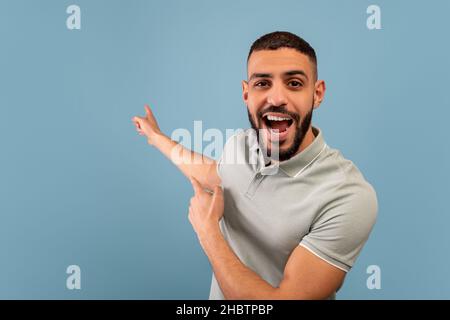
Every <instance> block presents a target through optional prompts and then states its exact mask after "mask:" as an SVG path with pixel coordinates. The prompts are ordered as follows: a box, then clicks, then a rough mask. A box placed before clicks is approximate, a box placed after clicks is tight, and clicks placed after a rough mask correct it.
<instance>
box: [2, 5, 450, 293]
mask: <svg viewBox="0 0 450 320" xmlns="http://www.w3.org/2000/svg"><path fill="white" fill-rule="evenodd" d="M71 4H77V5H79V6H80V8H81V30H68V29H67V27H66V19H67V17H68V14H67V13H66V8H67V7H68V6H69V5H71ZM370 4H377V5H379V6H380V7H381V19H382V30H369V29H368V28H367V27H366V19H367V17H368V14H367V13H366V9H367V7H368V6H369V5H370ZM449 14H450V2H448V1H437V0H436V1H430V2H428V1H406V0H405V1H381V0H377V1H363V0H360V1H356V0H353V1H350V0H347V1H299V0H296V1H262V0H257V1H256V0H251V1H249V0H248V1H227V2H225V1H206V0H205V1H181V0H180V1H162V0H161V1H137V0H133V1H100V0H96V1H81V0H79V1H56V0H55V1H31V0H30V1H17V0H14V1H12V0H11V1H4V0H2V1H0V47H1V50H0V146H1V151H0V154H1V157H0V298H25V299H28V298H39V299H47V298H56V299H80V298H82V299H98V298H105V299H118V298H124V299H128V298H135V299H144V298H146V299H206V298H208V294H209V286H210V280H211V268H210V265H209V262H208V260H207V258H206V257H205V256H204V254H203V252H202V250H201V247H200V245H199V244H198V242H197V238H196V236H195V233H194V231H193V230H192V227H191V225H190V223H189V221H188V219H187V207H188V202H189V199H190V197H191V195H192V190H191V187H190V185H189V182H188V181H187V180H185V178H184V177H183V176H182V175H181V173H179V172H178V171H177V170H176V168H175V167H174V166H173V165H172V164H171V163H169V162H168V161H167V160H166V159H165V158H164V157H163V156H162V155H161V154H159V153H158V152H157V151H156V150H154V149H152V148H151V147H150V146H148V145H147V143H146V141H145V139H144V138H143V137H141V136H139V135H137V133H136V131H135V128H134V125H133V124H132V122H131V118H132V116H134V115H142V114H143V111H144V110H143V105H144V104H145V103H149V104H150V105H151V106H152V107H153V109H154V113H155V115H156V116H157V119H158V120H159V123H160V126H161V128H162V129H163V130H164V131H165V132H166V133H167V134H170V133H171V132H172V131H173V130H174V129H176V128H187V129H189V130H192V128H193V121H194V120H203V128H204V129H207V128H219V129H220V130H223V131H224V130H225V129H227V128H245V127H248V124H247V114H246V111H245V105H244V103H243V102H242V99H241V80H242V79H245V78H246V56H247V53H248V50H249V47H250V45H251V43H252V42H253V41H254V40H255V39H256V38H258V37H259V36H261V35H262V34H264V33H267V32H271V31H275V30H287V31H291V32H294V33H297V34H298V35H300V36H302V37H304V38H305V39H306V40H307V41H309V42H310V43H311V45H312V46H313V47H314V48H315V49H316V52H317V54H318V60H319V77H320V78H321V79H325V81H326V84H327V92H326V97H325V101H324V102H323V104H322V105H321V107H320V108H319V109H318V111H317V112H316V113H315V114H314V117H313V123H314V124H315V125H316V126H318V127H320V128H321V129H322V130H323V133H324V136H325V139H326V141H327V143H328V144H329V145H330V146H332V147H334V148H337V149H339V150H341V151H342V153H343V154H344V156H345V157H347V158H349V159H351V160H352V161H353V162H354V163H355V164H356V165H357V166H358V167H359V168H360V170H361V171H362V172H363V173H364V175H365V176H366V178H367V180H368V181H369V182H370V183H371V184H372V185H373V186H374V187H375V189H376V191H377V194H378V201H379V216H378V221H377V225H376V227H375V229H374V230H373V233H372V235H371V238H370V239H369V241H368V243H367V245H366V246H365V248H364V250H363V252H362V254H361V255H360V257H359V259H358V261H357V264H356V265H355V267H354V268H353V269H352V270H351V272H350V273H349V275H348V277H347V279H346V282H345V285H344V287H343V288H342V289H341V291H340V292H339V293H338V299H380V298H385V299H396V298H401V299H418V298H425V299H429V298H447V299H448V298H450V276H449V275H448V270H450V269H449V267H450V256H449V252H450V236H449V234H448V226H447V225H448V224H449V223H450V215H449V211H448V206H447V200H448V196H449V185H448V181H449V180H450V174H449V173H450V165H449V164H450V148H449V130H448V128H447V122H448V118H449V116H450V111H449V110H450V109H449V107H450V101H449V90H448V85H449V83H450V81H449V80H450V79H449V71H450V62H449V59H448V57H449V56H450V45H449V42H448V38H447V34H446V33H447V32H448V19H449V18H448V16H449ZM197 151H201V150H197ZM71 264H76V265H79V266H80V267H81V272H82V275H81V276H82V277H81V286H82V289H81V290H68V289H67V288H66V278H67V276H68V275H67V274H66V268H67V266H69V265H71ZM372 264H375V265H379V266H380V268H381V273H382V279H381V285H382V288H381V289H380V290H369V289H368V288H367V286H366V279H367V277H368V274H366V268H367V266H369V265H372Z"/></svg>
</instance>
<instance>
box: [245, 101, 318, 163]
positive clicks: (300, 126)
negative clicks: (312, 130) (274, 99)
mask: <svg viewBox="0 0 450 320" xmlns="http://www.w3.org/2000/svg"><path fill="white" fill-rule="evenodd" d="M313 109H314V105H313V106H312V107H311V109H310V110H309V111H308V113H307V114H306V115H305V116H304V117H303V119H300V115H299V114H297V113H294V112H289V111H287V110H286V108H285V107H284V106H283V107H274V106H270V107H268V108H266V109H263V110H261V111H259V112H258V113H257V114H256V117H257V121H258V124H257V123H255V121H254V119H253V117H252V115H251V114H250V111H249V110H248V108H247V114H248V119H249V121H250V125H251V126H252V129H253V130H255V131H256V133H257V134H256V137H257V140H258V144H259V146H260V147H261V148H262V149H264V150H266V154H267V155H268V156H269V157H270V156H271V153H272V150H271V147H270V143H269V145H266V143H265V142H264V141H260V140H261V139H260V135H259V134H258V133H259V130H265V129H264V128H263V127H262V125H261V123H262V121H263V115H264V113H266V112H277V113H283V114H286V115H289V116H290V117H291V118H292V119H293V120H294V122H293V123H292V126H295V134H294V141H292V143H291V145H290V146H289V147H287V148H286V149H284V150H282V149H281V147H280V146H278V149H279V150H278V160H279V161H285V160H288V159H290V158H292V157H293V156H294V155H295V154H296V153H297V151H298V149H299V148H300V145H301V144H302V142H303V140H304V139H305V136H306V133H307V132H308V130H309V127H310V126H311V120H312V114H313ZM268 135H270V133H268Z"/></svg>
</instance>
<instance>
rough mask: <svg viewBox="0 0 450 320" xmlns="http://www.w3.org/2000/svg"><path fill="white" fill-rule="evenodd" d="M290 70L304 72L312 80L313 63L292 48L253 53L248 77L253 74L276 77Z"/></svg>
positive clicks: (248, 68) (248, 67)
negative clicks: (267, 74)
mask: <svg viewBox="0 0 450 320" xmlns="http://www.w3.org/2000/svg"><path fill="white" fill-rule="evenodd" d="M289 70H303V71H304V72H305V73H306V74H307V75H308V77H309V78H312V75H313V63H312V62H311V60H310V59H309V57H308V56H307V55H305V54H303V53H301V52H299V51H297V50H295V49H291V48H280V49H276V50H259V51H254V52H252V54H251V56H250V59H249V60H248V65H247V76H248V77H249V76H250V75H251V74H253V73H272V74H274V75H276V74H278V73H283V72H285V71H289Z"/></svg>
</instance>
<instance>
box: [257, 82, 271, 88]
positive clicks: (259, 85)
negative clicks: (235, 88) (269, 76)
mask: <svg viewBox="0 0 450 320" xmlns="http://www.w3.org/2000/svg"><path fill="white" fill-rule="evenodd" d="M268 85H269V83H268V81H266V80H262V81H258V82H256V83H255V87H260V88H263V87H267V86H268Z"/></svg>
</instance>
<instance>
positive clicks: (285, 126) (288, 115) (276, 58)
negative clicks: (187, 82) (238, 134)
mask: <svg viewBox="0 0 450 320" xmlns="http://www.w3.org/2000/svg"><path fill="white" fill-rule="evenodd" d="M247 77H248V80H247V81H243V83H242V85H243V97H244V102H245V104H246V105H247V108H248V115H249V120H250V123H251V125H252V128H253V129H256V130H259V129H262V130H261V131H262V136H261V138H262V139H263V141H260V144H261V142H262V146H263V147H264V148H266V149H267V151H268V154H269V155H270V154H271V144H272V143H275V144H276V143H278V145H279V151H278V152H279V160H280V161H283V160H287V159H289V158H291V157H292V156H293V155H295V154H296V153H297V152H298V151H300V149H301V145H302V142H303V141H304V140H305V139H304V138H305V136H307V135H312V131H311V127H310V124H311V118H312V111H313V109H314V108H317V107H318V106H319V105H320V103H321V101H322V99H323V95H324V93H325V83H324V82H323V81H322V80H320V81H316V80H315V79H316V74H315V67H314V64H313V62H311V61H310V59H309V57H308V56H306V55H304V54H302V53H300V52H298V51H297V50H295V49H291V48H280V49H277V50H260V51H255V52H253V53H252V54H251V56H250V59H249V61H248V75H247Z"/></svg>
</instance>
